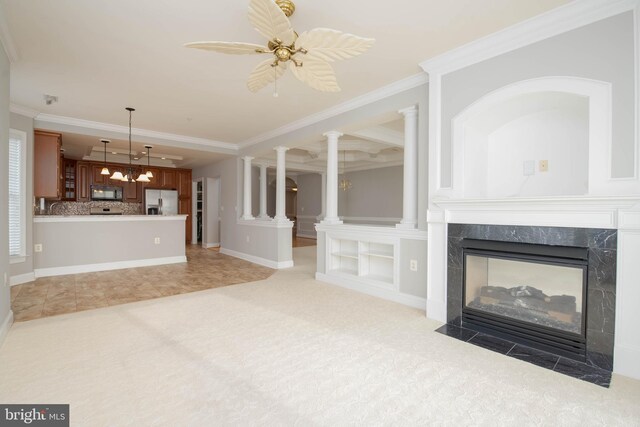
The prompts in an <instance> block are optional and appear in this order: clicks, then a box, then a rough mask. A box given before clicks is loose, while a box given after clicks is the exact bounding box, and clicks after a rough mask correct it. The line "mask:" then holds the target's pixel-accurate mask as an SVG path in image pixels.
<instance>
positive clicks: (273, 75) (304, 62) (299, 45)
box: [185, 0, 375, 96]
mask: <svg viewBox="0 0 640 427" xmlns="http://www.w3.org/2000/svg"><path fill="white" fill-rule="evenodd" d="M294 11H295V5H294V4H293V2H292V1H291V0H275V2H274V0H251V1H250V3H249V21H251V23H252V24H253V26H254V27H255V28H256V30H257V31H258V32H259V33H260V34H262V35H263V36H264V37H266V38H267V39H268V40H269V41H268V43H267V46H266V47H265V46H261V45H258V44H252V43H240V42H217V41H212V42H193V43H187V44H185V47H190V48H196V49H204V50H211V51H214V52H220V53H227V54H232V55H247V54H270V55H273V56H272V57H270V58H269V59H267V60H265V61H263V62H261V63H260V64H258V66H257V67H256V68H255V69H254V70H253V72H252V73H251V74H250V75H249V80H248V81H247V87H248V88H249V90H250V91H252V92H257V91H258V90H260V89H262V88H263V87H265V86H266V85H268V84H269V83H272V82H276V81H277V79H278V78H280V77H281V76H282V75H283V74H284V72H285V71H286V69H287V65H288V66H289V69H290V70H291V72H292V73H293V75H294V76H296V77H297V78H298V80H300V81H302V82H304V83H306V84H308V85H309V86H311V87H312V88H314V89H317V90H319V91H323V92H338V91H340V86H338V82H337V80H336V75H335V72H334V71H333V67H332V66H331V64H330V62H333V61H335V60H339V59H348V58H353V57H354V56H357V55H360V54H361V53H363V52H364V51H366V50H367V49H369V48H370V47H371V46H372V45H373V43H374V42H375V40H374V39H370V38H364V37H358V36H354V35H353V34H347V33H343V32H341V31H337V30H332V29H329V28H316V29H313V30H310V31H305V32H304V33H302V34H300V35H299V36H298V33H296V32H295V31H294V30H293V28H291V23H290V22H289V18H288V17H289V16H291V15H292V14H293V12H294ZM274 96H277V91H274Z"/></svg>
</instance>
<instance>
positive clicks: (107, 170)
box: [100, 139, 111, 175]
mask: <svg viewBox="0 0 640 427" xmlns="http://www.w3.org/2000/svg"><path fill="white" fill-rule="evenodd" d="M100 142H102V143H103V144H104V167H103V168H102V172H100V175H111V172H109V168H108V167H107V144H108V143H110V142H111V141H109V140H108V139H101V140H100Z"/></svg>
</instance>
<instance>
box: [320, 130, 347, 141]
mask: <svg viewBox="0 0 640 427" xmlns="http://www.w3.org/2000/svg"><path fill="white" fill-rule="evenodd" d="M342 135H344V134H343V133H342V132H338V131H337V130H330V131H329V132H325V133H323V134H322V136H324V137H327V138H336V139H338V138H340V137H341V136H342Z"/></svg>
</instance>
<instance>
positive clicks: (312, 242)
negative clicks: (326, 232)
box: [291, 236, 316, 248]
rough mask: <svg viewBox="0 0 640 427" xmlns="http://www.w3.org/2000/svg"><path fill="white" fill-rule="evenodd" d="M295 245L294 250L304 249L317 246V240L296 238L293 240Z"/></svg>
mask: <svg viewBox="0 0 640 427" xmlns="http://www.w3.org/2000/svg"><path fill="white" fill-rule="evenodd" d="M292 243H293V244H292V245H291V246H293V247H294V248H302V247H304V246H315V245H316V240H315V239H307V238H306V237H297V236H296V237H294V238H293V242H292Z"/></svg>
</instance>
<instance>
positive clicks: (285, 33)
mask: <svg viewBox="0 0 640 427" xmlns="http://www.w3.org/2000/svg"><path fill="white" fill-rule="evenodd" d="M249 21H251V24H253V26H254V27H255V28H256V30H257V31H258V32H259V33H260V34H262V35H263V36H265V37H266V38H267V39H268V40H269V41H271V40H274V39H280V40H281V41H282V42H283V43H284V44H285V45H287V46H289V45H292V44H293V42H294V41H295V40H296V35H295V33H294V31H293V28H291V23H290V22H289V18H287V16H286V15H285V14H284V12H283V11H282V10H281V9H280V7H278V5H277V4H275V3H274V2H273V0H251V3H249Z"/></svg>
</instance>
